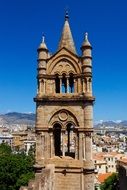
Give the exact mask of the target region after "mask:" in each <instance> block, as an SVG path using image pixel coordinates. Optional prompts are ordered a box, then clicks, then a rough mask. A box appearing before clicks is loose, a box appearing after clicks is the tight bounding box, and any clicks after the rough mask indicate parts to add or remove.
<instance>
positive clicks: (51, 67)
mask: <svg viewBox="0 0 127 190" xmlns="http://www.w3.org/2000/svg"><path fill="white" fill-rule="evenodd" d="M70 70H71V72H73V73H75V74H77V73H80V72H81V69H80V66H79V64H78V60H77V61H76V60H75V59H73V58H72V57H69V56H67V55H66V56H64V55H62V56H58V57H56V59H54V60H52V61H51V62H49V63H48V67H47V72H48V74H54V73H55V72H56V71H58V72H63V71H64V72H66V73H67V74H68V72H69V71H70Z"/></svg>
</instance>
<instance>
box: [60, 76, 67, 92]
mask: <svg viewBox="0 0 127 190" xmlns="http://www.w3.org/2000/svg"><path fill="white" fill-rule="evenodd" d="M61 88H62V89H61V91H62V93H67V78H66V75H65V74H63V77H62V87H61Z"/></svg>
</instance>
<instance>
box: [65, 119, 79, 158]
mask: <svg viewBox="0 0 127 190" xmlns="http://www.w3.org/2000/svg"><path fill="white" fill-rule="evenodd" d="M75 138H76V136H75V133H74V126H73V125H72V124H71V123H69V124H68V125H67V150H66V153H65V155H66V156H71V157H73V158H75Z"/></svg>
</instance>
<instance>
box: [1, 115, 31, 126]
mask: <svg viewBox="0 0 127 190" xmlns="http://www.w3.org/2000/svg"><path fill="white" fill-rule="evenodd" d="M34 123H35V114H34V113H17V112H10V113H7V114H2V115H0V124H8V125H11V124H27V125H34Z"/></svg>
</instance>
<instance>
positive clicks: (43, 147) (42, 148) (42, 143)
mask: <svg viewBox="0 0 127 190" xmlns="http://www.w3.org/2000/svg"><path fill="white" fill-rule="evenodd" d="M41 150H42V156H41V157H42V159H43V158H44V156H45V155H44V153H45V135H44V133H43V132H42V134H41Z"/></svg>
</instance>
